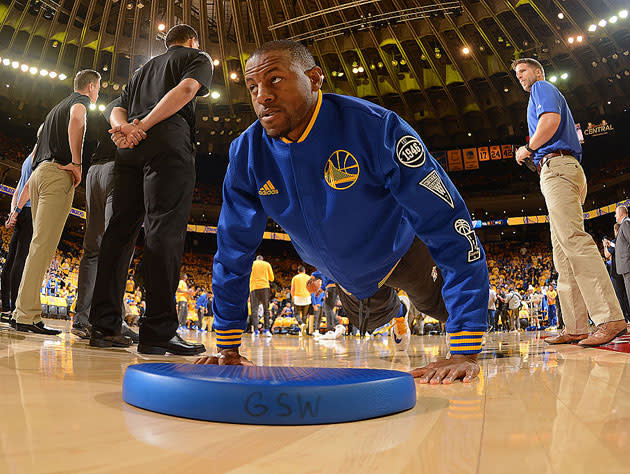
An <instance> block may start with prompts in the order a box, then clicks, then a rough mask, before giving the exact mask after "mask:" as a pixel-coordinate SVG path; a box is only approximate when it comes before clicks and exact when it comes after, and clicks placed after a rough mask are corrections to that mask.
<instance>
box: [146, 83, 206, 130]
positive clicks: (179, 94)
mask: <svg viewBox="0 0 630 474" xmlns="http://www.w3.org/2000/svg"><path fill="white" fill-rule="evenodd" d="M186 81H188V80H187V79H186V80H184V81H182V82H181V83H180V84H178V85H177V86H176V87H174V88H173V89H171V90H170V91H168V93H167V94H166V95H165V96H164V97H162V99H161V100H160V101H159V102H158V104H157V105H156V106H155V108H154V109H153V110H152V111H151V112H150V113H149V115H147V116H146V117H145V118H143V119H142V120H141V121H140V128H142V129H143V130H145V131H147V130H149V129H151V128H152V127H153V126H155V125H156V124H158V123H160V122H162V121H163V120H166V119H167V118H169V117H171V116H172V115H174V114H176V113H177V112H178V111H179V110H180V109H181V108H182V107H184V106H185V105H186V104H187V103H188V102H190V101H191V100H193V99H194V98H195V95H196V94H197V91H198V90H199V83H198V82H196V81H193V82H194V83H195V84H197V86H198V87H195V86H194V85H191V83H189V82H186Z"/></svg>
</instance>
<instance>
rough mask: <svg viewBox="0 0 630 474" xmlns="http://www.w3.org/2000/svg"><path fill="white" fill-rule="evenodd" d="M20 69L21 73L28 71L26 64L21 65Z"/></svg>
mask: <svg viewBox="0 0 630 474" xmlns="http://www.w3.org/2000/svg"><path fill="white" fill-rule="evenodd" d="M20 69H21V70H22V72H26V71H28V64H22V65H21V66H20Z"/></svg>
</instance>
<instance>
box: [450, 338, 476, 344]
mask: <svg viewBox="0 0 630 474" xmlns="http://www.w3.org/2000/svg"><path fill="white" fill-rule="evenodd" d="M480 342H481V339H452V338H451V344H466V343H469V344H479V343H480Z"/></svg>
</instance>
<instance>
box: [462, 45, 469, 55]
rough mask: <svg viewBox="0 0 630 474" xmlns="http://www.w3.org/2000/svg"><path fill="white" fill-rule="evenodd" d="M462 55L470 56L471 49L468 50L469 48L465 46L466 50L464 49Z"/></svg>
mask: <svg viewBox="0 0 630 474" xmlns="http://www.w3.org/2000/svg"><path fill="white" fill-rule="evenodd" d="M462 53H464V54H470V49H468V46H464V48H463V49H462Z"/></svg>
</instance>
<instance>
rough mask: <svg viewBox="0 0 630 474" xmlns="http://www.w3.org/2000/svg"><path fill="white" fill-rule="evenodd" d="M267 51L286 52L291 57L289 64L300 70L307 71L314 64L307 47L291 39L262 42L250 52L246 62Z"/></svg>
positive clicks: (265, 53) (267, 52)
mask: <svg viewBox="0 0 630 474" xmlns="http://www.w3.org/2000/svg"><path fill="white" fill-rule="evenodd" d="M269 53H286V54H287V55H288V56H289V57H290V58H291V64H292V65H293V66H295V67H298V68H299V69H300V70H302V71H308V70H309V69H312V68H314V67H315V66H316V64H315V58H313V55H312V54H311V52H310V51H309V50H308V48H307V47H306V46H304V45H303V44H302V43H298V42H297V41H291V40H276V41H268V42H267V43H264V44H263V45H262V46H260V47H258V48H257V49H256V50H255V51H254V52H253V53H252V55H251V56H250V57H249V59H248V62H249V61H250V60H252V59H254V58H259V57H260V56H264V55H267V54H269Z"/></svg>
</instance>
